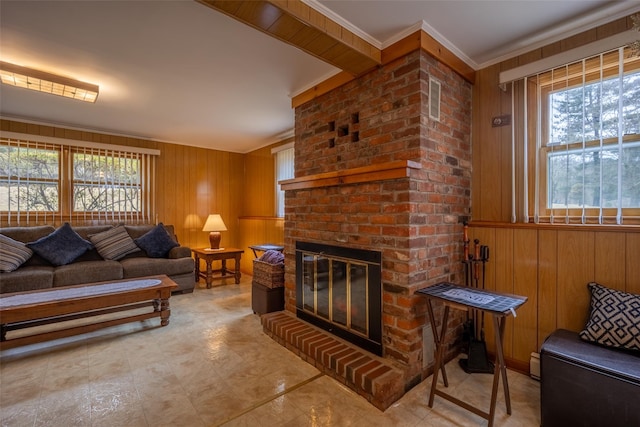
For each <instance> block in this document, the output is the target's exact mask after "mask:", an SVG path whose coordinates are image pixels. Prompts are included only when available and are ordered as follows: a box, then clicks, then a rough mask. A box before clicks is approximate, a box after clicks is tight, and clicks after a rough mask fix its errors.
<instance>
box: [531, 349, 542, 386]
mask: <svg viewBox="0 0 640 427" xmlns="http://www.w3.org/2000/svg"><path fill="white" fill-rule="evenodd" d="M529 375H531V378H533V379H535V380H538V381H540V353H535V352H533V353H531V359H530V360H529Z"/></svg>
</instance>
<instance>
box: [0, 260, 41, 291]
mask: <svg viewBox="0 0 640 427" xmlns="http://www.w3.org/2000/svg"><path fill="white" fill-rule="evenodd" d="M52 286H53V267H51V266H44V265H37V266H33V267H21V268H19V269H17V270H16V271H12V272H10V273H2V277H0V293H2V294H4V293H7V292H24V291H35V290H38V289H49V288H51V287H52Z"/></svg>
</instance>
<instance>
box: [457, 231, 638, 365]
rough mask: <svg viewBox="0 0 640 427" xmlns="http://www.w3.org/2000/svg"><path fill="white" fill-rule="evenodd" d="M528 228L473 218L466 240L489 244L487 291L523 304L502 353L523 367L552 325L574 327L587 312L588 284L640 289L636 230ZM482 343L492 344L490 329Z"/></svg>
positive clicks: (508, 328) (578, 327)
mask: <svg viewBox="0 0 640 427" xmlns="http://www.w3.org/2000/svg"><path fill="white" fill-rule="evenodd" d="M602 229H603V227H579V226H570V227H563V226H557V225H556V226H534V225H529V224H519V225H516V224H514V225H509V224H495V223H494V224H490V223H475V224H473V223H472V225H471V227H470V230H469V237H470V239H471V241H473V240H474V239H479V240H480V244H482V245H487V246H489V249H490V256H489V262H488V263H487V264H486V282H485V285H486V288H487V289H491V290H496V291H500V292H506V293H510V294H517V295H524V296H526V297H527V298H528V301H527V302H526V303H525V304H524V305H523V306H522V307H521V308H520V309H519V310H518V312H517V317H516V318H513V319H511V318H510V319H509V320H508V321H507V326H506V332H505V340H504V342H505V348H504V351H505V357H507V358H508V359H509V360H510V362H511V365H512V366H514V367H519V368H521V369H522V370H526V369H527V367H528V362H529V356H530V354H531V352H537V351H539V350H540V346H541V345H542V342H543V341H544V339H545V338H546V337H547V336H548V335H549V334H550V333H551V332H553V331H554V330H555V329H558V328H563V329H569V330H573V331H580V330H582V329H583V328H584V326H585V323H586V321H587V317H588V315H589V301H590V293H589V291H588V289H587V284H588V283H589V282H598V283H600V284H603V285H605V286H607V287H610V288H614V289H618V290H622V291H625V292H632V293H637V294H640V263H638V261H637V260H638V255H637V254H638V253H639V252H638V251H639V250H640V232H639V230H637V229H635V228H633V227H620V228H619V229H617V230H612V231H603V230H602ZM486 325H487V332H486V336H487V343H488V345H489V347H490V348H492V349H493V348H494V340H493V328H492V327H491V325H490V324H488V323H487V324H486Z"/></svg>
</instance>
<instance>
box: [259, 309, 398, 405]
mask: <svg viewBox="0 0 640 427" xmlns="http://www.w3.org/2000/svg"><path fill="white" fill-rule="evenodd" d="M261 320H262V327H263V329H264V332H265V333H266V334H267V335H269V336H270V337H271V338H273V339H274V340H275V341H277V342H278V343H280V344H282V345H285V346H286V347H287V348H289V346H295V348H296V349H297V351H298V356H300V357H301V358H302V359H303V360H306V361H307V362H309V363H311V364H313V365H314V366H315V367H316V368H318V369H319V370H320V371H321V372H322V373H324V374H325V375H329V376H330V377H332V378H335V379H336V380H338V381H340V382H341V383H343V384H346V385H347V386H349V387H350V388H351V389H353V390H354V391H356V392H357V393H358V394H360V395H361V396H363V397H365V398H366V399H367V400H368V401H369V402H370V403H371V404H372V405H374V406H375V407H376V408H378V409H380V410H382V411H384V410H385V409H387V408H388V407H389V406H391V404H392V403H393V402H395V401H396V400H398V399H399V398H400V397H401V396H402V395H403V394H404V372H403V370H402V369H400V368H399V367H398V366H396V365H395V364H394V363H392V362H391V361H389V360H385V359H383V358H380V357H377V356H374V355H372V354H370V353H367V352H366V351H364V350H362V349H361V348H359V347H357V346H355V345H353V344H350V343H347V342H345V341H343V340H341V339H340V338H338V337H336V336H335V335H332V334H330V333H328V332H325V331H323V330H321V329H319V328H316V327H315V326H313V325H311V324H309V323H306V322H304V321H302V320H299V319H297V318H295V317H293V315H292V314H290V313H288V312H285V311H279V312H274V313H268V314H264V315H263V316H262V319H261ZM303 337H306V338H307V339H308V340H309V341H307V342H305V343H304V344H303V345H298V344H300V341H305V338H303ZM316 344H317V345H316Z"/></svg>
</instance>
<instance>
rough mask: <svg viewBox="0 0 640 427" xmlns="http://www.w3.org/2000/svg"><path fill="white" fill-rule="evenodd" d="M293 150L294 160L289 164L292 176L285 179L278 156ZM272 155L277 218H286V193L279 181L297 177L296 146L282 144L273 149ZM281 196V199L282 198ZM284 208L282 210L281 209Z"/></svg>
mask: <svg viewBox="0 0 640 427" xmlns="http://www.w3.org/2000/svg"><path fill="white" fill-rule="evenodd" d="M288 150H291V151H290V152H291V154H292V158H291V164H289V165H288V166H289V167H290V172H291V173H290V174H289V175H291V176H289V175H287V176H286V177H283V176H281V175H283V174H282V173H281V172H280V165H279V163H278V154H279V153H282V152H283V151H288ZM271 154H272V155H273V168H274V174H273V175H274V178H275V179H274V208H275V216H276V218H284V216H285V211H284V209H285V197H284V191H283V190H282V188H281V186H280V184H279V183H278V181H280V180H283V179H290V178H294V175H295V145H294V142H288V143H286V144H282V145H279V146H278V147H275V148H272V149H271ZM280 196H281V197H280ZM280 201H282V206H280ZM281 208H282V209H281Z"/></svg>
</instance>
